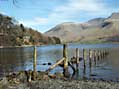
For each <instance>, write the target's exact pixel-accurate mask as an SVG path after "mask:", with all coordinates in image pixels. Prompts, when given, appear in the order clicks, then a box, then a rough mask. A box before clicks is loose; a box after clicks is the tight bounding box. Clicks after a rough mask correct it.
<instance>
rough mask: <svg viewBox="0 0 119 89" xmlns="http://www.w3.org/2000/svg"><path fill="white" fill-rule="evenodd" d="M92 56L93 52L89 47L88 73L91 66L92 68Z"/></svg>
mask: <svg viewBox="0 0 119 89" xmlns="http://www.w3.org/2000/svg"><path fill="white" fill-rule="evenodd" d="M92 57H93V52H92V50H91V49H89V68H90V74H91V68H92Z"/></svg>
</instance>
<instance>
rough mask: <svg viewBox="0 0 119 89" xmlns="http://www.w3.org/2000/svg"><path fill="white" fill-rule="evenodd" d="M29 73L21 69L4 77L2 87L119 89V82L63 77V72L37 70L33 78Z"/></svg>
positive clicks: (15, 88)
mask: <svg viewBox="0 0 119 89" xmlns="http://www.w3.org/2000/svg"><path fill="white" fill-rule="evenodd" d="M29 73H30V71H29V72H28V71H21V72H19V73H12V74H10V75H8V76H6V77H2V78H1V79H0V89H119V82H113V81H105V80H88V79H79V80H74V79H68V78H65V77H63V75H62V74H61V73H56V74H55V75H48V74H47V73H46V72H37V79H36V80H32V79H31V77H29V76H30V75H29ZM29 79H30V80H29Z"/></svg>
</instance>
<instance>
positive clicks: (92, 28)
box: [45, 13, 119, 42]
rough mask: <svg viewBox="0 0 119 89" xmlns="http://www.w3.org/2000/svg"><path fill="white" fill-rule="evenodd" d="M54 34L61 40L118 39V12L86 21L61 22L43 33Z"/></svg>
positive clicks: (114, 40)
mask: <svg viewBox="0 0 119 89" xmlns="http://www.w3.org/2000/svg"><path fill="white" fill-rule="evenodd" d="M45 35H48V36H51V37H52V36H56V37H59V38H60V39H61V41H62V42H75V41H76V42H77V41H79V42H88V41H101V42H102V41H104V42H105V41H106V42H107V41H108V42H109V41H111V42H118V41H119V13H113V14H112V15H111V16H109V17H108V18H96V19H92V20H90V21H88V22H85V23H82V24H79V23H73V22H72V23H71V22H70V23H62V24H59V25H57V26H56V27H54V28H52V29H50V30H49V31H47V32H46V33H45Z"/></svg>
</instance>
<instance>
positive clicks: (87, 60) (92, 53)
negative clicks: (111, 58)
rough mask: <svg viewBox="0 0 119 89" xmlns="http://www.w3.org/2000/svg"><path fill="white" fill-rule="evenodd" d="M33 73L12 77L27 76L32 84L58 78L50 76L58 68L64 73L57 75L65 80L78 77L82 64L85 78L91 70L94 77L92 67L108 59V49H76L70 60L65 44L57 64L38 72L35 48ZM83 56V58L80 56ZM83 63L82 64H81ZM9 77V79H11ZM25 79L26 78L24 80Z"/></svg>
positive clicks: (35, 48) (23, 73) (20, 73)
mask: <svg viewBox="0 0 119 89" xmlns="http://www.w3.org/2000/svg"><path fill="white" fill-rule="evenodd" d="M33 54H34V55H33V71H32V70H29V71H22V72H19V73H18V74H12V75H10V76H12V77H13V76H17V77H18V76H19V77H20V78H21V75H22V76H26V79H27V82H31V81H32V80H37V79H42V78H43V79H48V78H55V77H56V76H54V75H51V74H49V72H50V71H51V70H53V69H54V68H56V67H57V66H60V67H62V69H63V73H62V74H60V73H56V75H58V76H61V77H63V78H64V79H65V78H73V77H74V76H78V74H79V71H80V70H79V67H80V66H79V65H80V63H83V65H82V66H83V73H84V77H85V75H86V69H87V68H89V70H90V75H92V71H93V70H92V66H95V65H97V62H98V61H100V60H102V59H104V58H105V57H107V55H108V54H109V51H108V50H107V49H98V48H96V49H94V48H92V49H84V48H83V49H79V48H76V49H75V55H74V56H73V57H71V58H70V59H69V58H68V45H67V44H63V57H62V58H61V59H59V60H58V61H57V62H56V63H55V64H50V63H49V65H51V66H50V67H49V68H48V69H47V70H46V71H42V72H41V71H40V72H39V71H37V69H36V68H37V47H36V46H34V51H33ZM80 54H82V56H80ZM81 61H82V62H81ZM69 67H70V68H71V69H72V71H73V73H72V74H70V71H69ZM10 76H8V78H9V79H11V77H10ZM24 79H25V78H24ZM24 79H20V80H21V81H24Z"/></svg>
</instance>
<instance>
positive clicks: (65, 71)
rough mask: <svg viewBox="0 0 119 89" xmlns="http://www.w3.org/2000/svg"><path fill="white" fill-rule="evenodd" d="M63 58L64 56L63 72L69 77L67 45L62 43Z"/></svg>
mask: <svg viewBox="0 0 119 89" xmlns="http://www.w3.org/2000/svg"><path fill="white" fill-rule="evenodd" d="M63 58H64V69H63V74H64V76H65V77H69V76H70V75H69V71H68V57H67V45H66V44H64V45H63Z"/></svg>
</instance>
